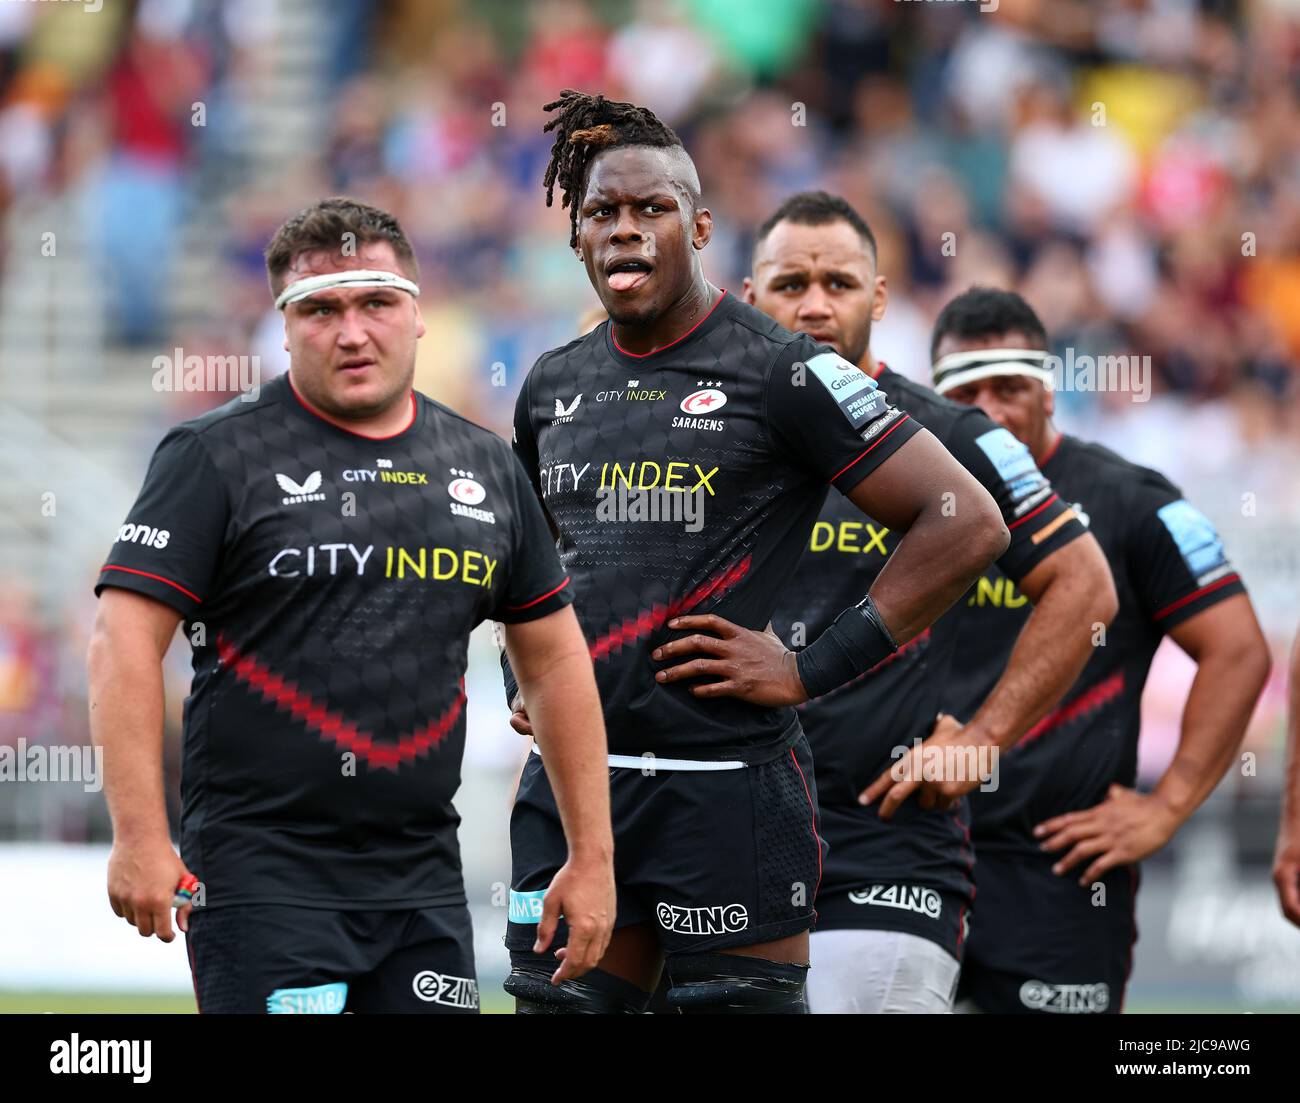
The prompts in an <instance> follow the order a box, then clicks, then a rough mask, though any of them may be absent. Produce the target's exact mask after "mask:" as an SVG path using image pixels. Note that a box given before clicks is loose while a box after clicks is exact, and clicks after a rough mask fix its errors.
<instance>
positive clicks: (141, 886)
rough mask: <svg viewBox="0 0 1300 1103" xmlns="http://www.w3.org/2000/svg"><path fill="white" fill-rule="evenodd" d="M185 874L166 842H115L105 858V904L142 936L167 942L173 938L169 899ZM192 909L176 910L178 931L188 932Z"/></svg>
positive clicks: (187, 906)
mask: <svg viewBox="0 0 1300 1103" xmlns="http://www.w3.org/2000/svg"><path fill="white" fill-rule="evenodd" d="M189 872H190V871H189V870H188V869H186V868H185V863H184V862H182V861H181V859H180V855H178V854H177V853H176V851H175V850H174V849H172V844H171V842H170V840H168V839H161V840H158V841H157V842H153V843H147V844H142V843H136V844H132V845H126V844H123V843H122V842H120V841H115V842H114V843H113V851H112V853H111V854H110V855H109V858H108V902H109V904H111V905H112V908H113V911H114V913H115V914H117V915H120V916H121V917H122V918H123V919H125V920H126V921H127V922H128V923H130V924H131V925H132V926H133V927H135V929H136V930H137V931H139V932H140V934H141V936H142V937H144V938H148V937H149V936H150V935H153V934H156V935H157V936H158V937H159V938H160V939H162V941H163V942H171V941H172V940H173V939H174V938H175V937H176V935H175V934H174V933H173V931H172V898H173V896H174V895H175V893H176V886H177V885H178V884H180V882H181V879H182V878H183V877H187V876H189ZM192 910H193V908H192V905H191V904H188V903H187V904H185V905H184V906H183V907H181V908H179V909H177V912H176V922H177V925H178V926H179V927H180V929H181V930H182V931H186V930H188V929H189V920H190V912H191V911H192Z"/></svg>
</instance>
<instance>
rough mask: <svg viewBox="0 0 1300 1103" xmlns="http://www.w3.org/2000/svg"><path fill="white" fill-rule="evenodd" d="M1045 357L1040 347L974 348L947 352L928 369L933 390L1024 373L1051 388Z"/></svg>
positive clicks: (1050, 376)
mask: <svg viewBox="0 0 1300 1103" xmlns="http://www.w3.org/2000/svg"><path fill="white" fill-rule="evenodd" d="M1046 359H1047V353H1046V352H1043V351H1042V350H1041V349H975V350H974V351H972V352H953V353H949V354H948V355H947V356H945V357H943V359H941V360H940V361H939V362H938V363H937V364H935V365H934V367H933V368H932V369H931V371H932V372H933V374H934V389H935V390H936V391H938V392H939V393H940V394H947V393H948V392H949V391H951V390H952V389H953V388H954V387H961V386H964V385H965V384H967V383H974V382H976V381H977V380H979V379H989V378H991V377H993V376H995V375H1027V376H1029V377H1030V378H1031V379H1037V380H1038V381H1039V382H1040V383H1042V384H1043V386H1045V387H1051V385H1052V372H1051V369H1049V368H1047V367H1046V366H1045V365H1044V363H1043V362H1044V361H1045V360H1046Z"/></svg>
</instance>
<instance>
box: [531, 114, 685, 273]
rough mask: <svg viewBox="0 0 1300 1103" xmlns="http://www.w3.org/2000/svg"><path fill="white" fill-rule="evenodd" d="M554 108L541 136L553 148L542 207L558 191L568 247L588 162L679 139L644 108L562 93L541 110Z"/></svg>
mask: <svg viewBox="0 0 1300 1103" xmlns="http://www.w3.org/2000/svg"><path fill="white" fill-rule="evenodd" d="M557 108H558V109H559V114H557V115H556V116H555V118H553V119H551V120H550V121H549V122H548V123H547V124H546V125H545V126H544V127H542V133H543V134H546V133H549V132H550V131H552V130H554V131H555V132H556V133H555V144H554V145H552V146H551V159H550V162H549V163H548V164H547V166H546V176H545V177H544V178H543V180H542V184H543V186H544V187H545V188H546V205H547V206H548V207H549V206H551V205H552V201H553V199H554V195H555V185H556V184H559V185H560V188H561V190H562V191H563V193H564V194H563V198H562V200H561V203H560V206H561V207H567V208H568V209H569V228H570V229H569V248H571V249H572V248H576V246H577V244H578V208H579V207H580V206H581V202H580V201H581V198H582V191H583V188H584V186H585V184H586V180H587V168H588V167H589V166H590V164H591V161H592V158H594V157H595V156H596V155H597V154H598V153H603V152H604V151H605V150H607V149H615V148H617V147H618V146H657V147H659V148H661V149H665V148H671V147H673V146H678V147H680V146H681V144H682V140H681V139H680V138H679V137H677V135H676V134H675V133H674V132H673V128H672V127H670V126H668V125H667V124H665V123H662V122H660V121H659V119H658V118H656V117H655V113H654V112H653V111H651V110H650V109H649V108H647V107H637V106H636V104H634V103H621V102H619V101H618V100H607V99H605V97H604V96H601V95H595V96H591V95H588V94H587V93H585V92H575V91H574V90H573V89H572V88H566V89H565V90H564V91H563V92H561V93H560V98H559V99H558V100H555V101H554V102H553V103H548V104H546V105H545V106H544V108H543V110H545V111H554V110H556V109H557Z"/></svg>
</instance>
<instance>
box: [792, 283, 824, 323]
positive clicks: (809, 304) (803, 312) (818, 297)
mask: <svg viewBox="0 0 1300 1103" xmlns="http://www.w3.org/2000/svg"><path fill="white" fill-rule="evenodd" d="M829 317H831V301H830V297H829V296H828V295H827V294H826V292H825V291H823V290H822V289H821V288H820V287H818V286H817V285H816V284H814V285H812V286H811V287H809V288H808V290H807V291H806V292H805V293H804V296H803V298H802V299H800V300H799V320H800V321H809V322H812V321H825V320H826V319H827V318H829Z"/></svg>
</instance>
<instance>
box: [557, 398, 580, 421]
mask: <svg viewBox="0 0 1300 1103" xmlns="http://www.w3.org/2000/svg"><path fill="white" fill-rule="evenodd" d="M581 401H582V395H578V396H577V397H576V398H575V399H574V400H573V401H572V402H570V403H569V404H568V405H567V406H566V405H565V404H564V401H563V400H562V399H560V398H557V399H556V400H555V424H556V425H563V424H564V423H565V422H566V421H572V420H573V415H574V414H575V413H576V412H577V410H578V404H579V403H580V402H581Z"/></svg>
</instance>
